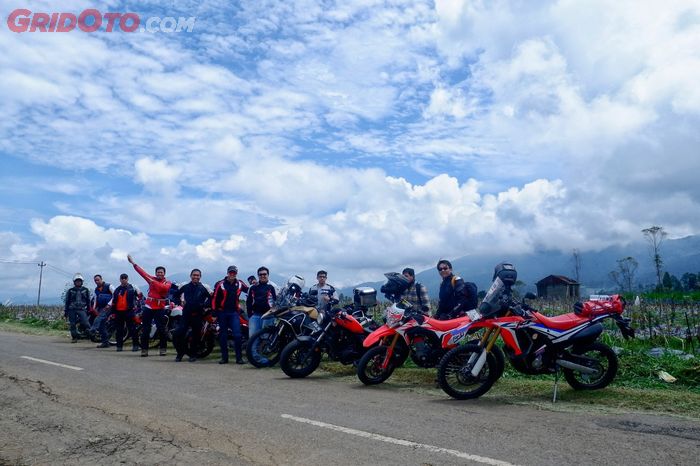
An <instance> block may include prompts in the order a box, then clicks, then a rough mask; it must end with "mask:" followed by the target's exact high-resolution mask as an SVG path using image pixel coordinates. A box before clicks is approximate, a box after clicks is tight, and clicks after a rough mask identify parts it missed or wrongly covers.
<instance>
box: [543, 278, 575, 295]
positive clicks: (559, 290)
mask: <svg viewBox="0 0 700 466" xmlns="http://www.w3.org/2000/svg"><path fill="white" fill-rule="evenodd" d="M580 287H581V284H580V283H578V282H577V281H576V280H573V279H571V278H569V277H565V276H563V275H550V276H548V277H545V278H543V279H542V280H540V281H538V282H537V296H538V297H539V298H578V297H579V296H580V291H579V288H580Z"/></svg>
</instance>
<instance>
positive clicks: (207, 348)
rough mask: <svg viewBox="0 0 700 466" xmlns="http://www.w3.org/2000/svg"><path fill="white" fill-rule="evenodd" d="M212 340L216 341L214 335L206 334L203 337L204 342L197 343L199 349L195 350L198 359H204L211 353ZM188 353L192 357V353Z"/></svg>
mask: <svg viewBox="0 0 700 466" xmlns="http://www.w3.org/2000/svg"><path fill="white" fill-rule="evenodd" d="M188 340H189V339H188ZM214 340H216V337H215V336H214V333H207V334H206V335H205V336H204V340H203V341H200V342H199V347H198V348H197V358H198V359H203V358H206V357H207V356H209V355H210V354H211V352H212V351H213V350H214ZM188 353H189V354H190V355H192V351H189V352H188Z"/></svg>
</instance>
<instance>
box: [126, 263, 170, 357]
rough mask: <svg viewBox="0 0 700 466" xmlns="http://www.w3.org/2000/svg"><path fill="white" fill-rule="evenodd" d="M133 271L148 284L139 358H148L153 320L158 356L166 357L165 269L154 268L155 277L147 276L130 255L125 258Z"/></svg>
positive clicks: (166, 294)
mask: <svg viewBox="0 0 700 466" xmlns="http://www.w3.org/2000/svg"><path fill="white" fill-rule="evenodd" d="M126 258H127V259H128V260H129V263H130V264H131V265H133V266H134V270H136V272H138V274H139V275H141V276H142V277H143V279H144V280H146V282H147V283H148V296H147V297H146V305H145V306H144V309H143V312H142V313H141V328H142V331H141V356H142V357H146V356H148V340H149V337H150V333H151V332H150V330H151V323H152V322H153V320H155V323H156V329H157V334H158V336H159V337H160V345H159V346H160V355H161V356H165V355H166V349H165V348H166V346H167V344H168V339H167V336H166V333H165V306H166V304H168V293H169V292H170V285H171V283H170V281H168V280H167V279H166V278H165V267H163V266H158V267H156V275H155V277H154V276H153V275H149V274H148V273H146V271H145V270H143V269H142V268H141V267H139V266H138V265H137V264H136V263H135V262H134V259H133V258H132V257H131V255H128V256H126Z"/></svg>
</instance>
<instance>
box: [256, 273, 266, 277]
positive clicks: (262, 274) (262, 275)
mask: <svg viewBox="0 0 700 466" xmlns="http://www.w3.org/2000/svg"><path fill="white" fill-rule="evenodd" d="M258 277H267V274H266V273H265V272H262V273H259V274H258Z"/></svg>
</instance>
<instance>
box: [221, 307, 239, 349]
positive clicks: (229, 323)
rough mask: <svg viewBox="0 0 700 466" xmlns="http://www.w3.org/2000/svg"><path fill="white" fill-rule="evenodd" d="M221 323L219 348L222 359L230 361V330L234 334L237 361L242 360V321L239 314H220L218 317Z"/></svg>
mask: <svg viewBox="0 0 700 466" xmlns="http://www.w3.org/2000/svg"><path fill="white" fill-rule="evenodd" d="M217 320H218V322H219V346H220V347H221V359H222V360H224V361H228V329H231V333H233V343H234V348H235V349H236V361H238V360H240V359H241V358H242V342H241V321H240V316H239V314H238V313H237V312H220V313H219V314H218V315H217Z"/></svg>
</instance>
